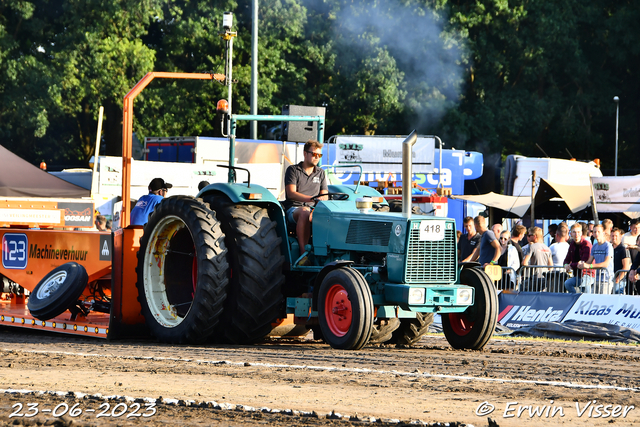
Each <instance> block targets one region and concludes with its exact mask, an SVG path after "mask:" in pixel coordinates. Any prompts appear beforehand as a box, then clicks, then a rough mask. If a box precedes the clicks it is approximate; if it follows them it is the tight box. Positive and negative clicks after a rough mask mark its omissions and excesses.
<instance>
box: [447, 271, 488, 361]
mask: <svg viewBox="0 0 640 427" xmlns="http://www.w3.org/2000/svg"><path fill="white" fill-rule="evenodd" d="M460 282H461V283H462V284H465V285H469V286H472V287H473V288H474V290H475V301H474V304H473V305H472V306H471V307H469V308H467V309H466V310H465V311H464V312H463V313H449V314H443V315H442V330H443V332H444V335H445V337H446V338H447V341H449V344H451V347H453V348H456V349H469V350H481V349H482V348H483V347H484V346H485V344H487V342H488V341H489V339H490V338H491V335H493V332H494V331H495V328H496V323H497V320H498V310H499V308H498V294H497V292H496V288H495V285H494V284H493V282H492V281H491V279H489V276H487V274H486V273H485V272H484V271H482V270H480V269H477V268H463V269H462V271H461V272H460Z"/></svg>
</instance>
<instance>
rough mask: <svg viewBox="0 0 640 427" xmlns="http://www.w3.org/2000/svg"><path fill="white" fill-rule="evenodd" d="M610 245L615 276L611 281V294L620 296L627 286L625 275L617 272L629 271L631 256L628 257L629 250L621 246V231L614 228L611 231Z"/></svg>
mask: <svg viewBox="0 0 640 427" xmlns="http://www.w3.org/2000/svg"><path fill="white" fill-rule="evenodd" d="M611 244H612V245H613V271H614V274H616V276H615V278H614V280H613V283H614V285H613V293H615V294H622V293H624V289H625V287H626V286H627V279H626V276H627V275H626V273H618V271H620V270H629V267H631V255H629V249H627V248H626V247H625V246H624V245H623V244H622V230H620V229H619V228H616V227H614V228H613V229H612V230H611Z"/></svg>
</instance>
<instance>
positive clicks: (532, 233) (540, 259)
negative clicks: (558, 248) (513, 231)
mask: <svg viewBox="0 0 640 427" xmlns="http://www.w3.org/2000/svg"><path fill="white" fill-rule="evenodd" d="M527 237H529V239H530V241H529V251H528V253H527V255H526V256H525V257H524V265H553V258H552V256H551V250H549V247H548V246H547V245H545V244H544V243H543V241H542V240H543V236H542V229H541V228H540V227H529V234H528V235H527Z"/></svg>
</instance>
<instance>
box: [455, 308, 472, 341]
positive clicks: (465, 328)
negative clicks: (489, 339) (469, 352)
mask: <svg viewBox="0 0 640 427" xmlns="http://www.w3.org/2000/svg"><path fill="white" fill-rule="evenodd" d="M449 323H450V324H451V329H453V332H455V333H456V335H459V336H464V335H467V334H468V333H469V332H471V329H473V324H474V323H475V322H473V321H471V320H469V318H468V317H467V315H466V313H450V314H449Z"/></svg>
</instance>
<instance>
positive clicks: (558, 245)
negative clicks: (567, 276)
mask: <svg viewBox="0 0 640 427" xmlns="http://www.w3.org/2000/svg"><path fill="white" fill-rule="evenodd" d="M568 240H569V227H567V226H566V225H565V224H560V225H559V226H558V229H557V230H556V242H555V243H554V244H552V245H551V246H549V249H550V250H551V256H552V257H553V265H557V266H562V265H564V259H565V258H566V257H567V252H569V242H568Z"/></svg>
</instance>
